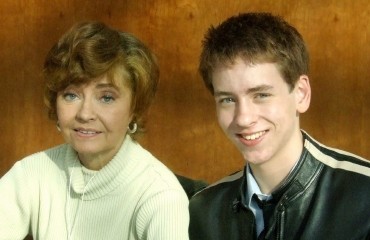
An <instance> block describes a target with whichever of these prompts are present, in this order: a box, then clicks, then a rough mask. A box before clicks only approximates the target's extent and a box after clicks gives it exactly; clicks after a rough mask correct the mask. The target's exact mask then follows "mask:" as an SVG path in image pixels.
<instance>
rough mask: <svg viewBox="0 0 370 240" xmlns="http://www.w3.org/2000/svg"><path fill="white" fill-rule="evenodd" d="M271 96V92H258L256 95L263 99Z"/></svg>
mask: <svg viewBox="0 0 370 240" xmlns="http://www.w3.org/2000/svg"><path fill="white" fill-rule="evenodd" d="M270 96H271V94H269V93H258V94H257V95H256V98H259V99H262V98H267V97H270Z"/></svg>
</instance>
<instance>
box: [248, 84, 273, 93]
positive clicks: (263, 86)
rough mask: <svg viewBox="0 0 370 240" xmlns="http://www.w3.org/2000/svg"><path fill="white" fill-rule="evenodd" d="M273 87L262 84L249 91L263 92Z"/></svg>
mask: <svg viewBox="0 0 370 240" xmlns="http://www.w3.org/2000/svg"><path fill="white" fill-rule="evenodd" d="M271 89H273V87H272V86H271V85H266V84H262V85H259V86H256V87H253V88H249V89H248V91H247V93H255V92H263V91H268V90H271Z"/></svg>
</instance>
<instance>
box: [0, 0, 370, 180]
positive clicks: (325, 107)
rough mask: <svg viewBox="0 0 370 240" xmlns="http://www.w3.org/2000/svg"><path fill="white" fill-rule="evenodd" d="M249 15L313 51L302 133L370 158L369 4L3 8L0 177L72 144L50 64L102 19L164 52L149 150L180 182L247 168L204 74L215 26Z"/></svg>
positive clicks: (192, 0)
mask: <svg viewBox="0 0 370 240" xmlns="http://www.w3.org/2000/svg"><path fill="white" fill-rule="evenodd" d="M244 11H271V12H273V13H275V14H279V15H282V16H283V17H285V18H286V19H287V20H288V21H289V22H291V23H292V24H294V25H295V26H296V27H297V28H298V30H299V31H300V32H301V33H302V35H303V36H304V38H305V39H306V42H307V44H308V46H309V49H310V53H311V72H310V79H311V85H312V88H313V99H312V104H311V107H310V109H309V111H308V112H307V113H306V114H304V115H303V116H302V127H303V128H304V129H306V130H307V131H308V132H309V133H311V135H312V136H314V137H316V138H317V139H319V140H321V141H323V142H325V143H327V144H328V145H330V146H333V147H337V148H342V149H345V150H348V151H351V152H354V153H356V154H359V155H362V156H364V157H366V158H368V159H369V158H370V149H369V146H370V142H369V138H368V137H367V133H369V131H370V124H369V121H368V119H369V118H370V107H369V106H370V87H369V83H370V82H369V81H370V80H369V79H370V71H369V66H370V44H369V37H368V36H369V34H370V27H369V24H368V22H369V20H370V5H369V4H368V1H367V0H357V1H352V0H341V1H334V0H323V1H309V0H306V1H296V0H288V1H285V0H271V1H265V0H256V1H245V0H234V1H224V0H222V1H221V0H202V1H197V0H149V1H147V0H136V1H129V0H115V1H114V0H105V1H99V0H49V1H46V0H29V1H22V0H2V1H1V2H0V59H1V63H0V74H1V77H2V79H1V87H0V96H1V98H0V111H1V113H2V117H0V130H1V133H2V137H1V138H0V176H1V175H3V174H4V173H5V172H6V171H7V170H8V169H9V168H10V167H11V166H12V165H13V163H14V162H15V161H16V160H19V159H21V158H23V157H24V156H26V155H29V154H31V153H33V152H36V151H40V150H43V149H46V148H49V147H51V146H54V145H56V144H59V143H62V142H63V140H62V139H61V137H60V136H59V134H58V132H57V131H56V128H55V124H54V123H53V122H51V121H50V120H48V119H47V116H46V112H45V108H44V107H43V102H42V89H43V86H42V85H43V79H42V77H41V69H42V63H43V59H44V57H45V55H46V53H47V51H48V50H49V48H50V47H51V46H52V44H53V43H54V42H55V41H56V40H57V39H58V38H59V37H60V36H61V34H62V33H64V32H65V31H66V30H67V29H68V28H69V27H70V26H71V25H72V24H73V23H75V22H77V21H82V20H101V21H104V22H106V23H107V24H109V25H111V26H113V27H116V28H119V29H122V30H125V31H129V32H132V33H134V34H135V35H136V36H138V37H139V38H140V39H142V40H143V41H144V42H146V43H147V44H148V45H149V47H150V48H152V49H153V51H154V52H155V53H156V54H157V56H158V59H159V62H160V67H161V82H160V86H159V91H158V94H157V97H156V100H155V102H154V105H153V107H152V108H151V110H150V118H149V120H148V132H147V134H146V135H145V136H144V137H143V138H142V139H141V143H142V144H143V145H144V146H145V147H146V148H148V149H149V150H150V151H152V152H153V154H154V155H156V156H157V157H158V158H160V159H161V160H162V161H163V162H164V163H165V164H167V165H168V166H169V167H170V168H171V169H172V170H174V171H175V172H177V173H179V174H183V175H186V176H190V177H193V178H202V179H205V180H208V181H210V182H212V181H214V180H216V179H218V178H220V177H221V176H224V175H226V174H229V173H231V172H233V171H236V170H238V169H240V168H241V167H242V166H243V164H244V160H243V159H242V158H241V156H240V155H239V153H238V152H237V151H236V149H235V148H234V147H233V146H232V145H231V144H230V143H229V142H228V140H227V139H226V137H225V136H224V135H223V133H222V132H221V130H220V129H219V127H218V125H217V122H216V117H215V111H214V103H213V99H212V97H211V95H210V94H209V93H208V92H207V91H206V89H205V87H204V86H203V83H202V81H201V79H200V77H199V75H198V73H197V64H198V56H199V53H200V47H201V39H202V37H203V34H204V32H205V31H206V29H207V28H208V27H209V25H210V24H218V23H219V22H220V21H222V20H224V19H225V18H227V17H229V16H231V15H233V14H236V13H239V12H244Z"/></svg>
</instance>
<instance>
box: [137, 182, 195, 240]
mask: <svg viewBox="0 0 370 240" xmlns="http://www.w3.org/2000/svg"><path fill="white" fill-rule="evenodd" d="M188 204H189V202H188V199H187V198H186V195H185V194H184V193H183V192H181V191H179V190H177V189H171V190H165V191H163V192H160V193H157V194H156V195H154V196H152V197H151V198H149V199H147V200H146V201H145V203H144V204H143V205H142V206H141V207H140V209H139V210H138V213H137V218H136V227H137V233H138V236H139V239H141V240H157V239H161V240H174V239H176V240H188V239H189V234H188V227H189V211H188Z"/></svg>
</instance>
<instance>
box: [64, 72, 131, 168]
mask: <svg viewBox="0 0 370 240" xmlns="http://www.w3.org/2000/svg"><path fill="white" fill-rule="evenodd" d="M119 82H120V83H118V84H117V86H115V85H113V84H112V83H111V82H110V81H109V80H108V79H107V76H106V75H103V76H102V77H98V78H96V79H94V80H93V81H91V82H89V83H86V84H82V85H70V86H68V87H67V88H66V89H64V90H62V91H60V92H58V95H57V116H58V121H59V126H60V129H61V133H62V135H63V137H64V139H65V141H66V142H67V143H69V144H70V145H71V146H72V147H73V148H74V149H75V150H76V152H77V153H78V156H79V159H80V161H81V162H82V164H83V165H84V166H85V167H87V168H90V169H94V170H98V169H101V168H102V167H103V166H105V165H106V164H107V163H108V162H109V161H110V160H111V159H112V158H113V157H114V155H115V154H116V153H117V151H118V150H119V148H120V146H121V144H122V143H123V140H124V138H125V136H126V132H127V126H128V124H129V123H130V121H131V120H132V113H131V94H132V92H131V89H130V88H129V87H128V86H126V85H124V84H123V81H119Z"/></svg>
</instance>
